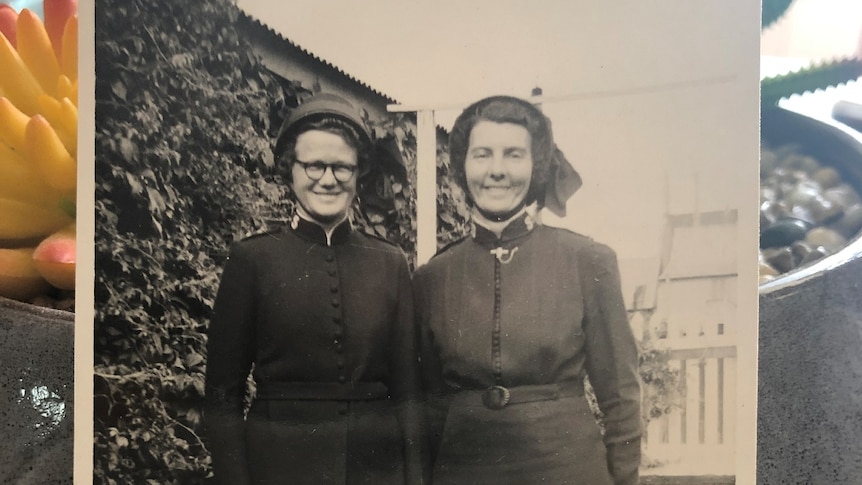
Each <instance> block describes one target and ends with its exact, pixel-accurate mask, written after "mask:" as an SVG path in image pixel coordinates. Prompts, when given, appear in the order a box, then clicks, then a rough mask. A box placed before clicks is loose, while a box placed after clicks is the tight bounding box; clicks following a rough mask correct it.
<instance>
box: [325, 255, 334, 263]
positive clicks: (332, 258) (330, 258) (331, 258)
mask: <svg viewBox="0 0 862 485" xmlns="http://www.w3.org/2000/svg"><path fill="white" fill-rule="evenodd" d="M333 261H335V256H333V255H331V254H327V255H326V262H327V263H331V262H333Z"/></svg>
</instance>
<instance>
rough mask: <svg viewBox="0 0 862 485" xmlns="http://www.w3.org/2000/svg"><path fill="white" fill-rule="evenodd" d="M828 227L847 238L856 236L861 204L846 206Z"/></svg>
mask: <svg viewBox="0 0 862 485" xmlns="http://www.w3.org/2000/svg"><path fill="white" fill-rule="evenodd" d="M762 213H763V212H762V211H761V214H762ZM761 220H762V219H761ZM829 227H830V228H832V229H834V230H836V231H838V233H839V234H841V235H842V236H844V237H846V238H847V239H852V238H854V237H856V235H857V234H859V231H862V204H855V205H852V206H850V207H848V208H847V209H846V210H845V211H844V215H843V216H842V217H841V218H840V219H838V220H837V221H835V222H834V223H832V225H830V226H829Z"/></svg>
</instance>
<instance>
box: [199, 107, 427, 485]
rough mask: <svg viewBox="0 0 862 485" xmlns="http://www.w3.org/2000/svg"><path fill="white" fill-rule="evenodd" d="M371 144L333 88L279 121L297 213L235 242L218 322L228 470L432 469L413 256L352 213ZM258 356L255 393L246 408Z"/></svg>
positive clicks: (218, 453)
mask: <svg viewBox="0 0 862 485" xmlns="http://www.w3.org/2000/svg"><path fill="white" fill-rule="evenodd" d="M370 144H371V142H370V136H369V134H368V132H367V131H366V129H365V127H364V125H363V124H362V122H361V121H360V119H359V117H358V116H357V114H356V113H355V111H354V109H353V107H352V106H351V105H350V104H349V103H348V102H347V101H345V100H344V99H342V98H340V97H337V96H334V95H327V94H321V95H317V96H315V97H313V98H311V99H310V100H309V101H307V102H305V103H304V104H302V105H301V106H300V107H298V108H297V109H295V110H294V111H293V112H292V113H291V115H290V116H289V117H288V119H287V120H286V121H285V124H284V125H283V127H282V129H281V132H280V133H279V136H278V140H277V142H276V148H275V155H276V160H277V163H279V164H283V166H284V167H285V169H286V170H287V171H288V172H289V183H290V186H291V188H292V192H293V195H294V197H295V202H296V204H295V205H296V214H295V216H294V217H293V218H292V220H291V221H290V224H289V226H287V227H285V228H283V229H281V230H276V231H272V232H267V233H265V234H260V235H256V236H252V237H250V238H247V239H244V240H242V241H239V242H237V243H235V244H234V245H233V246H232V247H231V251H230V256H229V259H228V262H227V264H226V266H225V269H224V272H223V274H222V278H221V285H220V287H219V291H218V296H217V298H216V302H215V308H214V312H213V318H212V321H211V323H210V330H209V342H208V364H207V367H208V369H207V386H206V402H207V407H206V412H207V415H206V419H207V423H208V429H209V437H210V440H209V443H210V448H211V451H212V456H213V466H214V475H215V479H216V481H217V483H223V484H231V485H237V484H239V485H242V484H269V483H273V484H275V483H278V484H281V483H291V484H304V483H308V484H324V483H332V484H359V483H369V484H390V483H391V484H396V483H397V484H402V483H405V482H407V483H410V482H411V481H413V480H414V477H418V476H419V471H418V469H417V468H415V467H414V465H418V460H415V459H412V458H411V459H408V455H410V456H413V453H412V450H413V448H412V446H409V442H413V440H412V439H411V438H410V432H408V431H407V430H408V429H411V424H412V423H413V420H411V419H409V418H408V417H407V414H408V411H407V408H408V406H406V403H407V402H408V400H409V399H410V398H411V396H412V393H413V392H414V388H415V387H416V386H417V384H418V379H417V373H416V357H415V355H416V354H415V349H414V345H413V341H414V333H413V330H412V303H411V296H410V275H409V271H408V266H407V261H406V259H405V257H404V254H403V252H402V251H401V250H400V249H398V248H397V247H396V246H394V245H392V244H390V243H387V242H385V241H382V240H378V239H375V238H371V237H368V236H366V235H364V234H361V233H359V232H357V231H356V230H354V229H353V228H352V227H351V226H350V223H349V221H348V211H349V208H350V206H351V204H352V202H353V200H354V197H355V196H356V190H357V179H358V178H359V177H360V175H361V174H362V173H363V172H364V171H366V170H367V168H368V167H367V164H368V163H370V162H371V160H369V157H368V153H369V151H370ZM252 369H253V378H254V381H255V384H256V395H255V397H254V398H253V401H252V404H251V408H250V410H249V411H248V415H247V418H245V419H244V418H243V402H244V399H245V395H246V392H247V385H246V378H247V376H248V374H249V371H250V370H252ZM408 462H409V463H410V465H409V466H408V465H407V463H408Z"/></svg>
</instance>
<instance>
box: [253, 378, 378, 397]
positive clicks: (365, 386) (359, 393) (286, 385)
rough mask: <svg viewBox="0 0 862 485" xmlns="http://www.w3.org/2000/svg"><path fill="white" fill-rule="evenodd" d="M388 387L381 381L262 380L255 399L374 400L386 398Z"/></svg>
mask: <svg viewBox="0 0 862 485" xmlns="http://www.w3.org/2000/svg"><path fill="white" fill-rule="evenodd" d="M388 398H389V388H387V387H386V384H384V383H382V382H353V383H345V384H342V383H340V382H262V383H260V384H258V387H257V396H256V399H281V400H288V401H301V400H308V401H375V400H378V399H388Z"/></svg>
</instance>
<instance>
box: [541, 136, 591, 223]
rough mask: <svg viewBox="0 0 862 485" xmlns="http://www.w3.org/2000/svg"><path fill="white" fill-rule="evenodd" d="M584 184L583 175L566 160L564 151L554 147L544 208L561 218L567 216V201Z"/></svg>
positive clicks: (546, 185)
mask: <svg viewBox="0 0 862 485" xmlns="http://www.w3.org/2000/svg"><path fill="white" fill-rule="evenodd" d="M583 184H584V182H583V180H581V175H580V174H579V173H578V172H577V171H576V170H575V168H574V167H572V164H571V163H569V161H568V160H567V159H566V156H565V155H564V154H563V151H562V150H560V149H559V148H558V147H557V146H556V145H554V155H553V156H552V157H551V170H550V175H549V177H548V181H547V182H546V183H545V199H544V204H543V205H544V207H545V208H546V209H548V210H549V211H551V212H552V213H554V214H555V215H557V216H559V217H564V216H565V215H566V201H568V200H569V198H571V197H572V196H573V195H575V192H577V191H578V189H580V188H581V186H582V185H583Z"/></svg>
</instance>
